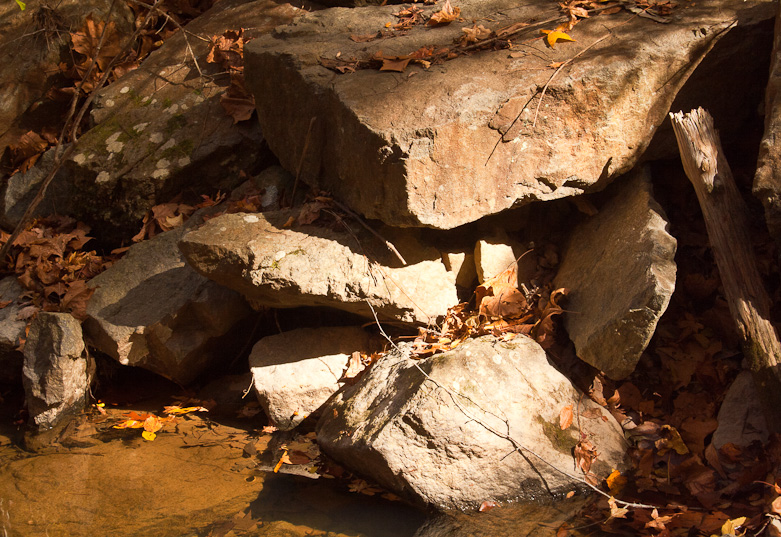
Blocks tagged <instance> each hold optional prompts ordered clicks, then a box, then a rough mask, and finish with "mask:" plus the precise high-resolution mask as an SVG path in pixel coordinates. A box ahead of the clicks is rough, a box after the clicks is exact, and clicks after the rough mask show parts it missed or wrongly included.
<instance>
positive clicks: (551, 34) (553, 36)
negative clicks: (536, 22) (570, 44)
mask: <svg viewBox="0 0 781 537" xmlns="http://www.w3.org/2000/svg"><path fill="white" fill-rule="evenodd" d="M540 32H541V33H543V34H546V35H547V37H546V39H547V41H548V44H549V45H550V46H551V47H553V45H555V44H556V41H575V40H574V39H572V38H571V37H570V36H569V35H568V34H567V33H566V32H562V31H561V30H558V29H557V30H540Z"/></svg>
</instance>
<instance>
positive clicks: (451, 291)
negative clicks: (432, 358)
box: [179, 211, 458, 323]
mask: <svg viewBox="0 0 781 537" xmlns="http://www.w3.org/2000/svg"><path fill="white" fill-rule="evenodd" d="M291 215H292V213H290V212H287V211H272V212H266V213H261V214H226V215H223V216H219V217H217V218H213V219H211V220H209V221H208V222H207V223H206V224H204V225H203V226H202V227H201V228H199V229H196V230H194V231H191V232H190V233H188V234H186V235H185V236H184V237H183V238H182V240H181V241H180V242H179V247H180V249H181V250H182V252H183V253H184V256H185V258H186V259H187V262H188V263H189V264H190V265H191V266H192V267H194V268H195V269H196V270H197V271H198V272H200V273H201V274H203V275H204V276H206V277H208V278H211V279H212V280H214V281H216V282H217V283H220V284H221V285H224V286H225V287H228V288H231V289H235V290H236V291H239V292H240V293H242V294H243V295H245V296H246V297H247V298H249V299H250V300H253V301H257V302H258V303H260V304H263V305H266V306H271V307H277V308H286V307H298V306H328V307H333V308H338V309H342V310H345V311H349V312H352V313H357V314H359V315H363V316H366V317H368V318H373V315H372V308H374V310H375V311H376V313H377V315H378V316H379V317H380V318H382V319H395V320H400V321H405V322H421V323H428V322H429V321H430V320H433V319H435V318H436V317H437V316H438V315H443V314H444V313H445V312H446V311H447V308H449V307H451V306H454V305H455V304H457V303H458V297H457V295H456V287H455V276H454V275H453V273H451V272H448V271H447V270H446V269H445V266H444V264H443V263H442V261H441V258H440V256H439V254H438V253H437V252H436V250H432V251H433V254H432V255H433V256H434V257H433V258H432V259H420V260H417V259H415V258H416V257H417V256H419V255H420V254H419V253H416V252H414V251H413V252H406V251H405V250H403V249H402V250H401V254H402V255H403V256H404V257H405V258H406V259H407V260H408V262H410V263H412V264H410V265H407V266H400V262H399V261H398V260H397V259H396V258H395V257H392V256H391V255H390V253H389V252H388V251H387V249H386V247H385V245H384V244H382V243H381V242H380V241H379V240H378V239H377V238H375V237H373V236H372V235H369V234H368V233H365V232H362V231H360V230H359V229H358V226H354V229H353V231H352V233H348V232H343V231H333V230H331V229H328V228H325V227H318V226H313V225H308V226H301V227H300V228H297V229H296V230H292V229H284V227H283V226H284V224H285V222H287V220H288V218H289V217H290V216H291ZM367 256H368V257H367ZM414 261H417V262H414ZM369 304H371V306H369Z"/></svg>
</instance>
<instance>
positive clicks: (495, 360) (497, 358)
mask: <svg viewBox="0 0 781 537" xmlns="http://www.w3.org/2000/svg"><path fill="white" fill-rule="evenodd" d="M491 361H492V362H493V363H495V364H496V365H499V364H501V363H502V355H501V354H494V355H493V356H492V357H491Z"/></svg>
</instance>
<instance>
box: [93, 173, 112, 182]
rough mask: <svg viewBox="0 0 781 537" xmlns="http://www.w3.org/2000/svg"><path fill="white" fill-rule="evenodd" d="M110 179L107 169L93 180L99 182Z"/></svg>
mask: <svg viewBox="0 0 781 537" xmlns="http://www.w3.org/2000/svg"><path fill="white" fill-rule="evenodd" d="M110 180H111V174H110V173H108V172H107V171H102V172H100V173H99V174H98V176H97V177H96V178H95V181H96V182H97V183H99V184H103V183H108V182H109V181H110Z"/></svg>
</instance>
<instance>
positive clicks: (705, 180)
mask: <svg viewBox="0 0 781 537" xmlns="http://www.w3.org/2000/svg"><path fill="white" fill-rule="evenodd" d="M670 119H671V121H672V124H673V129H674V131H675V137H676V139H677V141H678V149H679V150H680V153H681V161H682V162H683V168H684V171H685V172H686V175H687V176H688V178H689V180H690V181H691V183H692V185H693V186H694V190H695V192H696V193H697V199H698V200H699V202H700V207H701V208H702V214H703V217H704V219H705V225H706V227H707V229H708V236H709V238H710V243H711V247H712V248H713V255H714V257H715V259H716V264H717V266H718V268H719V274H720V275H721V281H722V284H723V286H724V294H725V295H726V298H727V302H728V303H729V308H730V312H731V313H732V316H733V318H734V319H735V322H736V324H737V327H738V333H739V334H740V336H741V339H742V340H743V352H744V354H745V356H746V357H747V358H748V360H749V363H750V367H751V371H752V373H753V375H754V382H755V383H756V387H757V392H758V394H759V398H760V402H761V403H762V408H763V410H764V414H765V418H766V420H767V425H768V428H769V430H771V431H773V432H781V366H779V360H780V359H781V342H779V339H778V334H777V333H776V330H775V328H774V327H773V325H772V324H771V323H770V298H769V297H768V295H767V291H766V290H765V287H764V284H763V282H762V277H761V276H760V274H759V270H758V269H757V264H756V259H755V256H754V252H753V250H752V248H751V240H750V235H749V231H748V221H747V209H746V206H745V203H744V201H743V199H742V198H741V196H740V193H739V192H738V189H737V186H736V185H735V180H734V178H733V176H732V171H731V170H730V167H729V164H728V163H727V160H726V158H725V157H724V152H723V150H722V148H721V141H720V140H719V135H718V132H717V131H716V129H715V127H714V126H713V118H712V117H711V115H710V114H709V113H708V112H707V111H705V110H703V109H702V108H698V109H697V110H692V111H691V112H689V113H688V114H684V113H683V112H678V113H677V114H673V113H671V114H670Z"/></svg>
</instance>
